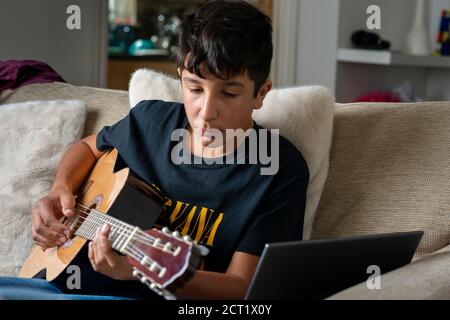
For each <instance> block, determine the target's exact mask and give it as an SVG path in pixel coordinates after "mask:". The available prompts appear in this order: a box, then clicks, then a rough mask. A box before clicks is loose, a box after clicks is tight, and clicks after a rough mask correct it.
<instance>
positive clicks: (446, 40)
mask: <svg viewBox="0 0 450 320" xmlns="http://www.w3.org/2000/svg"><path fill="white" fill-rule="evenodd" d="M449 34H450V10H442V16H441V23H440V28H439V33H438V37H437V42H438V43H440V44H441V49H440V50H439V51H438V53H439V54H440V55H442V56H450V36H449Z"/></svg>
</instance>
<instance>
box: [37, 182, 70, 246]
mask: <svg viewBox="0 0 450 320" xmlns="http://www.w3.org/2000/svg"><path fill="white" fill-rule="evenodd" d="M74 206H75V198H74V196H73V194H72V193H71V192H70V191H69V190H68V189H66V188H56V189H52V190H51V191H50V192H49V194H48V195H46V196H45V197H43V198H41V199H40V200H39V201H37V202H36V204H35V205H34V206H33V209H32V211H31V212H32V235H33V240H34V242H35V243H36V244H37V245H38V246H40V247H42V248H43V249H47V248H53V247H56V246H60V245H62V244H63V243H64V242H66V241H67V240H68V239H69V238H70V236H71V230H70V229H69V228H68V227H67V226H65V225H64V224H62V223H61V222H60V219H61V218H62V217H63V216H66V217H72V216H74Z"/></svg>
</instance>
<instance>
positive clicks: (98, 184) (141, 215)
mask: <svg viewBox="0 0 450 320" xmlns="http://www.w3.org/2000/svg"><path fill="white" fill-rule="evenodd" d="M120 159H121V158H120V156H119V154H118V151H117V150H116V149H113V150H111V151H109V152H108V153H105V154H104V155H103V156H102V157H101V158H100V159H99V160H98V161H97V163H96V164H95V166H94V168H93V170H92V171H91V173H90V175H89V177H88V178H87V179H86V182H85V183H84V186H83V187H82V188H81V189H80V192H79V193H78V194H77V195H76V204H75V213H76V214H75V215H74V217H71V218H67V217H63V218H62V219H61V222H62V223H63V224H65V225H66V226H67V227H68V228H69V229H70V230H71V231H72V237H71V239H70V240H68V241H66V242H65V243H64V244H63V245H61V246H59V247H55V248H50V249H47V250H43V249H42V248H41V247H39V246H37V245H35V246H34V247H33V248H32V250H31V253H30V255H29V257H28V258H27V260H26V261H25V263H24V265H23V266H22V268H21V270H20V273H19V277H22V278H34V277H36V276H37V275H39V274H45V278H46V279H47V281H52V280H54V279H55V278H56V277H57V276H58V275H59V274H60V273H61V272H63V271H64V270H65V269H66V267H67V266H69V264H70V263H71V261H72V260H73V259H74V258H75V257H76V255H77V254H78V253H79V252H80V250H81V249H82V247H83V246H84V245H85V244H86V242H87V241H88V240H92V239H94V237H95V234H96V231H97V228H98V227H99V226H102V225H104V224H105V223H107V224H109V226H110V232H109V240H110V241H111V244H112V248H113V249H114V250H116V251H118V252H120V253H121V254H124V255H126V256H127V259H128V261H129V262H130V263H131V264H132V265H133V270H134V271H133V276H135V277H136V278H138V279H140V281H141V282H142V283H144V284H146V285H148V286H149V288H150V289H151V290H153V291H155V292H156V293H158V294H159V295H161V296H164V297H165V298H166V299H175V296H174V295H173V293H172V292H173V290H175V289H177V288H179V287H181V286H182V285H183V284H184V283H185V282H187V281H188V280H189V279H190V278H191V277H192V276H193V275H194V273H195V272H196V270H197V268H198V265H199V263H200V259H201V256H204V255H206V254H207V253H208V249H207V248H206V247H204V246H201V245H198V244H197V243H196V242H195V241H192V240H191V239H190V237H189V236H184V237H182V236H181V235H180V234H179V233H178V232H173V233H172V232H170V231H169V229H168V228H167V227H164V228H162V230H159V229H158V228H156V227H157V226H158V223H160V226H162V225H163V224H164V221H162V219H161V218H162V217H163V216H164V215H162V213H163V212H164V211H165V207H164V202H165V201H166V198H165V197H164V196H163V195H162V193H161V192H160V190H159V189H158V188H157V187H156V186H155V185H149V184H146V183H145V182H143V181H141V180H139V179H138V178H136V177H135V176H133V175H132V174H131V173H130V169H129V168H126V167H125V168H123V169H121V170H119V171H117V172H114V169H115V167H116V165H117V164H118V161H119V160H120ZM143 230H148V231H143Z"/></svg>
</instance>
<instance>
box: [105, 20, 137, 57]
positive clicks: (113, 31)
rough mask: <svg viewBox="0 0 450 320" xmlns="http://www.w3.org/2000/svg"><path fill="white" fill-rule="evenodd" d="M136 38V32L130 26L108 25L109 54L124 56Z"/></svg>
mask: <svg viewBox="0 0 450 320" xmlns="http://www.w3.org/2000/svg"><path fill="white" fill-rule="evenodd" d="M135 37H136V30H135V27H134V26H131V25H110V28H109V50H108V51H109V53H110V54H115V53H120V54H126V53H127V52H128V49H129V48H130V46H131V44H132V43H133V42H134V39H135Z"/></svg>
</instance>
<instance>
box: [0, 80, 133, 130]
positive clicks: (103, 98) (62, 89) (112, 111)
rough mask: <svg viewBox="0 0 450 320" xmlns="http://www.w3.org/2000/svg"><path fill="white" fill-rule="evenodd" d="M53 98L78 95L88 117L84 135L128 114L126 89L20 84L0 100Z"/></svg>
mask: <svg viewBox="0 0 450 320" xmlns="http://www.w3.org/2000/svg"><path fill="white" fill-rule="evenodd" d="M54 99H64V100H71V99H79V100H82V101H83V102H84V103H85V104H86V108H87V118H86V125H85V128H84V132H83V137H86V136H88V135H91V134H94V133H97V132H98V131H100V129H101V128H103V126H105V125H111V124H114V123H116V122H117V121H118V120H120V119H121V118H123V117H124V116H126V115H127V114H128V93H127V92H126V91H118V90H108V89H99V88H91V87H82V86H74V85H71V84H67V83H61V82H54V83H43V84H31V85H27V86H24V87H20V88H19V89H17V90H15V91H14V92H13V93H10V94H9V95H8V96H6V97H5V98H4V99H3V100H2V101H1V103H15V102H24V101H31V100H54Z"/></svg>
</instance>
